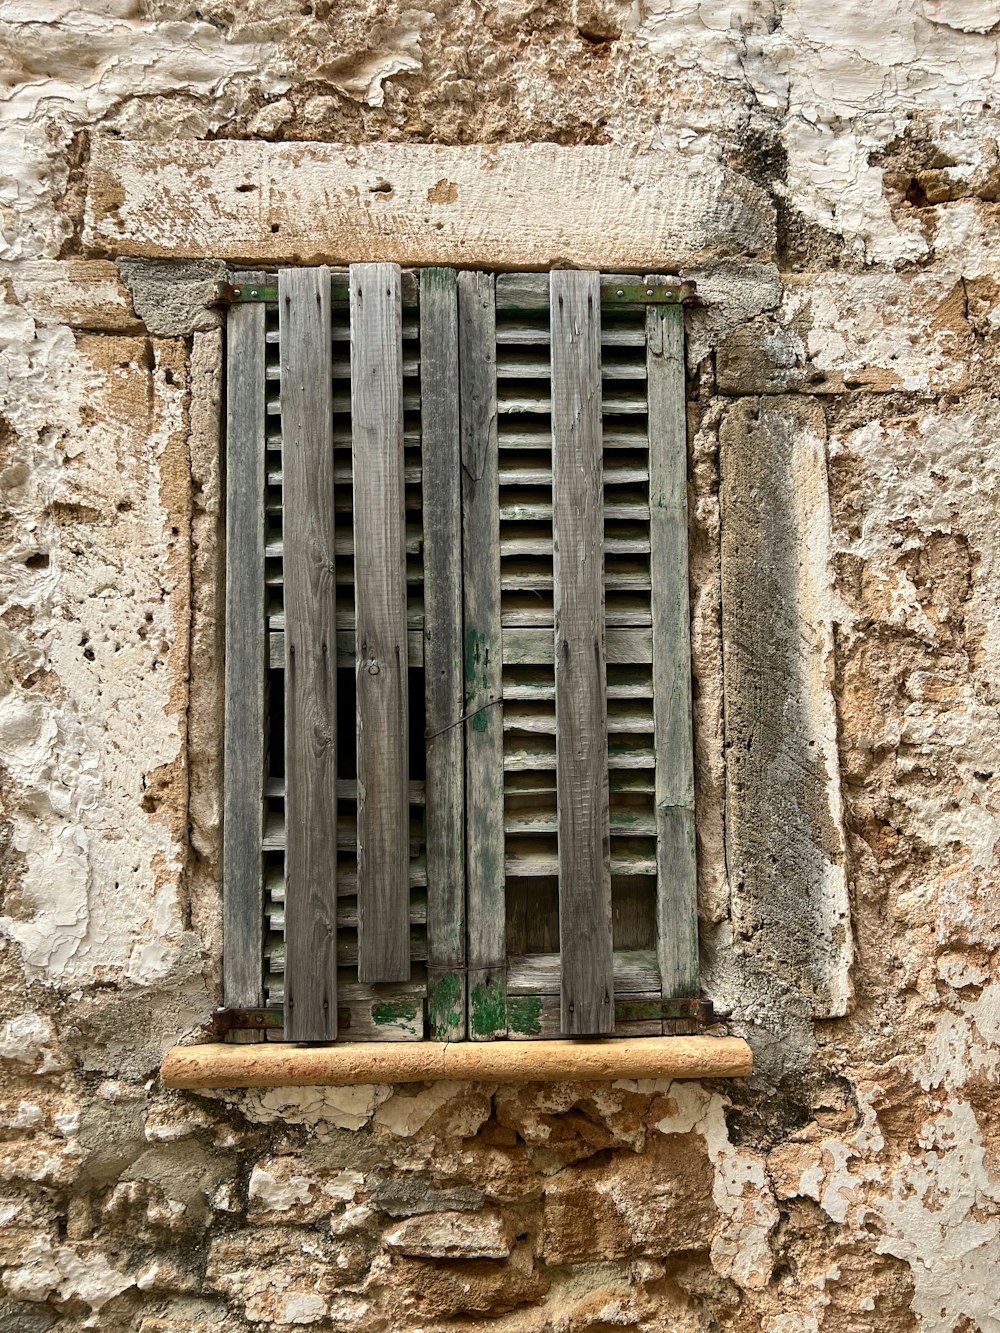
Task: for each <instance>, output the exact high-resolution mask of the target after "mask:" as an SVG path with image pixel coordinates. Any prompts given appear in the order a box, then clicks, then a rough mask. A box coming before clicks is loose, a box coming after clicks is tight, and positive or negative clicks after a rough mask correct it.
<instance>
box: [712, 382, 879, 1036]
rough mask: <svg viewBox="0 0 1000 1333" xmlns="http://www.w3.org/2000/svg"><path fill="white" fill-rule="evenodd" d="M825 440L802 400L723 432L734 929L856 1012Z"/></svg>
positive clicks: (777, 964) (742, 415) (799, 984)
mask: <svg viewBox="0 0 1000 1333" xmlns="http://www.w3.org/2000/svg"><path fill="white" fill-rule="evenodd" d="M825 438H826V427H825V422H824V418H823V413H822V409H821V408H820V407H819V406H818V405H817V404H814V403H811V402H809V401H808V400H806V399H796V398H789V399H783V400H780V401H778V400H774V399H770V398H760V399H749V400H746V401H741V402H739V403H736V404H734V405H733V406H732V407H731V408H730V409H729V410H728V412H727V413H726V416H725V418H724V420H723V423H722V427H721V432H720V437H719V443H720V464H719V465H720V473H721V492H720V507H721V523H722V634H723V652H724V659H725V692H726V746H727V762H726V793H727V864H728V868H729V874H730V884H731V891H732V904H733V923H734V929H735V932H736V938H737V941H738V942H739V947H740V948H741V949H744V950H746V951H747V952H749V953H750V954H752V955H753V956H754V957H755V958H756V959H757V961H758V963H759V965H760V966H761V967H762V968H764V969H766V970H768V971H773V972H774V973H776V974H777V976H778V977H779V978H780V980H781V982H782V983H783V984H784V985H787V986H788V987H790V988H791V989H793V990H797V991H800V992H802V993H804V994H805V995H807V996H808V997H809V998H810V1000H811V1001H812V1003H813V1005H814V1006H815V1012H816V1014H817V1015H818V1016H821V1015H833V1014H842V1013H844V1012H845V1010H846V1008H847V1004H848V1000H849V998H850V965H851V959H852V954H853V949H852V937H851V926H850V917H849V905H848V896H847V876H846V867H845V848H844V833H843V816H842V807H841V793H840V770H839V759H838V755H837V743H836V719H835V714H834V706H833V697H832V693H831V686H832V681H833V636H832V620H833V614H834V608H833V603H832V585H833V571H832V567H831V549H830V548H831V535H830V510H829V501H828V498H827V479H826V458H825Z"/></svg>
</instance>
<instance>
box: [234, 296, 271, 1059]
mask: <svg viewBox="0 0 1000 1333" xmlns="http://www.w3.org/2000/svg"><path fill="white" fill-rule="evenodd" d="M264 276H265V275H264V274H261V273H238V274H236V275H235V281H237V282H257V281H261V280H262V279H263V277H264ZM265 319H266V310H265V307H264V306H263V305H257V304H254V305H243V306H237V307H234V308H233V309H232V310H231V311H230V312H229V317H228V320H227V324H226V386H227V399H226V666H225V742H224V764H225V767H224V773H225V786H224V820H223V939H224V954H223V995H224V998H225V1003H226V1005H227V1006H229V1007H230V1008H248V1007H255V1006H258V1005H260V1004H262V1003H263V999H264V993H263V984H264V974H263V966H264V963H263V959H264V938H263V931H264V888H263V859H262V854H261V837H262V832H263V817H264V798H263V790H264V762H265V745H266V719H265V700H266V669H267V623H266V619H265V613H264V487H265V475H266V473H265V457H266V443H265V430H266V415H265V397H264V395H265V366H264V354H265V341H264V337H265ZM234 1035H235V1036H236V1037H237V1040H240V1041H257V1040H259V1039H260V1038H259V1034H257V1033H240V1034H234Z"/></svg>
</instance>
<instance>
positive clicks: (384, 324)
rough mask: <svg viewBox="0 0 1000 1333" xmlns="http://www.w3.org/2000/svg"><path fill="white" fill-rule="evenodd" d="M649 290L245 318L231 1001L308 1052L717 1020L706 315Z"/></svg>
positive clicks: (294, 297) (317, 274)
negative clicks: (709, 850) (692, 424)
mask: <svg viewBox="0 0 1000 1333" xmlns="http://www.w3.org/2000/svg"><path fill="white" fill-rule="evenodd" d="M264 277H265V275H262V274H248V275H240V278H241V279H243V278H245V279H246V280H247V281H261V280H263V279H264ZM268 281H270V282H271V283H273V282H274V279H273V278H271V279H269V280H268ZM619 283H621V284H624V285H625V287H627V284H628V280H627V279H621V280H615V279H609V278H607V277H599V275H597V274H593V273H554V274H552V275H537V274H529V275H503V276H501V277H499V278H494V277H492V276H491V275H486V274H474V273H463V274H456V273H455V272H454V271H452V270H443V269H437V270H425V271H424V272H423V273H421V274H420V275H419V277H418V275H416V274H415V273H408V272H405V271H404V272H400V270H399V269H398V268H397V267H395V266H393V265H357V266H354V267H353V268H352V269H351V270H350V272H349V273H348V272H343V271H332V272H331V271H328V270H323V269H317V270H298V271H289V272H287V273H283V274H282V275H281V276H280V281H279V286H280V291H279V293H278V295H279V297H280V299H279V301H278V302H276V303H271V304H268V305H266V306H265V305H262V304H260V303H256V304H248V305H239V306H237V307H236V308H235V309H234V310H233V311H232V312H231V316H230V325H229V328H230V340H229V360H228V367H229V436H230V438H229V446H228V459H229V463H228V468H229V481H228V495H229V501H228V505H229V507H228V519H227V530H228V533H229V558H228V566H227V568H228V579H229V593H228V600H227V636H228V638H227V666H226V684H227V704H226V707H227V714H226V762H227V780H226V841H225V851H226V873H225V890H226V909H225V917H226V1002H227V1004H230V1005H239V1006H241V1007H247V1006H251V1005H257V1004H259V1003H260V1002H261V1000H262V999H263V1000H264V1001H265V1003H267V1004H268V1005H270V1006H272V1007H273V1006H280V1005H284V1006H285V1009H286V1027H285V1030H284V1034H283V1035H285V1036H286V1037H288V1038H292V1039H296V1040H330V1039H332V1038H333V1037H334V1036H339V1037H342V1038H344V1039H347V1040H378V1039H381V1040H386V1039H399V1040H403V1039H420V1038H422V1037H424V1036H426V1035H429V1036H434V1037H438V1038H441V1039H448V1040H456V1039H461V1038H462V1037H463V1036H465V1035H466V1034H467V1035H468V1036H470V1037H472V1038H473V1039H486V1038H490V1037H495V1036H505V1035H510V1036H555V1035H560V1034H566V1035H569V1034H584V1033H590V1032H595V1033H596V1032H603V1031H614V1032H618V1033H631V1034H633V1035H635V1034H640V1033H647V1032H648V1033H653V1032H660V1031H663V1030H664V1023H663V1018H662V1010H661V1007H660V1001H661V1000H662V999H670V998H673V997H679V996H689V995H695V994H697V985H698V976H697V931H696V911H695V886H694V872H695V863H694V824H693V778H692V749H691V721H690V667H689V656H690V653H689V643H688V606H687V544H686V501H685V483H686V449H685V431H684V399H683V382H684V381H683V338H682V324H681V311H680V308H679V307H678V306H676V305H657V304H653V305H649V306H648V307H647V305H646V303H645V302H644V301H642V300H641V299H638V298H635V297H633V298H632V299H631V300H625V301H622V300H619V299H616V297H615V291H616V290H617V289H618V285H619ZM623 290H624V289H623ZM631 290H633V291H634V289H631ZM324 329H325V330H326V336H325V337H324V332H323V331H324ZM554 451H555V453H554ZM602 566H603V568H602ZM598 575H601V577H598ZM268 638H269V643H268ZM557 722H558V725H557ZM359 774H360V775H361V780H360V782H359V776H358V775H359ZM262 902H263V908H264V923H265V927H266V929H264V930H262V928H261V910H260V909H261V903H262ZM262 954H263V956H264V969H263V970H264V976H263V985H262V984H261V956H262ZM466 1015H468V1021H467V1022H466ZM276 1035H278V1034H276Z"/></svg>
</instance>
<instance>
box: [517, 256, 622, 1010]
mask: <svg viewBox="0 0 1000 1333" xmlns="http://www.w3.org/2000/svg"><path fill="white" fill-rule="evenodd" d="M550 284H551V287H550V290H551V298H550V311H549V318H550V324H551V338H552V342H551V351H552V406H553V412H552V548H553V581H554V612H555V701H556V708H555V722H556V725H555V744H556V803H557V811H558V826H559V837H558V845H559V856H558V870H559V951H560V955H561V965H562V966H561V1006H562V1020H561V1021H562V1030H563V1032H565V1033H567V1034H571V1035H573V1036H588V1035H592V1034H595V1033H601V1032H611V1031H612V1030H613V1028H614V1022H615V1011H614V980H613V976H612V942H611V863H610V827H609V810H608V807H609V795H608V759H607V755H608V720H607V702H606V698H605V655H604V554H603V550H604V490H603V484H602V469H601V455H602V450H601V289H600V280H599V275H598V274H597V273H587V272H574V271H569V270H556V271H554V272H553V273H552V274H551V275H550ZM546 711H547V710H543V721H544V712H546ZM523 729H525V730H527V729H528V728H527V726H526V725H525V726H523ZM535 873H538V872H537V871H536V872H535Z"/></svg>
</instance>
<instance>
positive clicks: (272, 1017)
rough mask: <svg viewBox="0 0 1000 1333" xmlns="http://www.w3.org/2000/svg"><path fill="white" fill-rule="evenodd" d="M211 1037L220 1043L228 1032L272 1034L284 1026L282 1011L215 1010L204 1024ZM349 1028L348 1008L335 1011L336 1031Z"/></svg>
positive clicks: (283, 1012) (283, 1013) (349, 1012)
mask: <svg viewBox="0 0 1000 1333" xmlns="http://www.w3.org/2000/svg"><path fill="white" fill-rule="evenodd" d="M205 1026H206V1028H207V1029H208V1031H209V1032H211V1034H212V1036H213V1037H218V1039H219V1040H220V1041H222V1040H223V1039H224V1038H226V1037H228V1036H229V1034H230V1032H261V1031H268V1032H274V1031H275V1030H276V1029H280V1028H283V1027H284V1026H285V1011H284V1009H265V1008H263V1007H261V1008H260V1009H216V1010H215V1011H214V1012H213V1014H212V1017H211V1018H210V1019H209V1020H208V1022H207V1023H206V1024H205ZM350 1026H351V1011H350V1009H348V1008H343V1009H341V1008H338V1009H337V1031H338V1032H343V1031H344V1030H345V1029H346V1028H349V1027H350Z"/></svg>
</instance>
